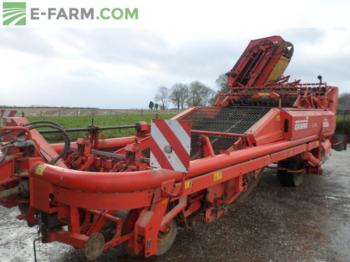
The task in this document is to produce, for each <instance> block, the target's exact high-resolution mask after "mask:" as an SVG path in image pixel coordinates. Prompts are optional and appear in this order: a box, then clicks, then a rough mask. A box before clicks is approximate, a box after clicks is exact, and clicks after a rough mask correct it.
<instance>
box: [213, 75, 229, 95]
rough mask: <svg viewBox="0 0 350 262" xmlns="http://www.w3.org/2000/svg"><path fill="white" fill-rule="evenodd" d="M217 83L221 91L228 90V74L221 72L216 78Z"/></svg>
mask: <svg viewBox="0 0 350 262" xmlns="http://www.w3.org/2000/svg"><path fill="white" fill-rule="evenodd" d="M215 83H216V85H217V86H218V87H219V92H227V91H228V86H227V75H226V74H221V75H219V76H218V78H217V79H216V80H215Z"/></svg>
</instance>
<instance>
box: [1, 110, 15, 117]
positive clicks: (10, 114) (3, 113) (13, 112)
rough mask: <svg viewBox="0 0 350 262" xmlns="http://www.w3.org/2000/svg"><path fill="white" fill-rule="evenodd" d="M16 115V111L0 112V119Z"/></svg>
mask: <svg viewBox="0 0 350 262" xmlns="http://www.w3.org/2000/svg"><path fill="white" fill-rule="evenodd" d="M16 114H17V111H16V110H8V109H1V110H0V118H6V117H14V116H16Z"/></svg>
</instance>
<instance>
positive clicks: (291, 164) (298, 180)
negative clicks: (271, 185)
mask: <svg viewBox="0 0 350 262" xmlns="http://www.w3.org/2000/svg"><path fill="white" fill-rule="evenodd" d="M278 167H279V168H287V169H290V170H299V169H301V168H302V167H303V160H302V159H301V158H300V157H293V158H289V159H286V160H283V161H280V162H278ZM304 175H305V172H302V173H294V172H289V171H288V170H283V169H282V170H278V173H277V177H278V180H279V182H280V185H281V186H285V187H297V186H300V185H301V184H302V183H303V180H304Z"/></svg>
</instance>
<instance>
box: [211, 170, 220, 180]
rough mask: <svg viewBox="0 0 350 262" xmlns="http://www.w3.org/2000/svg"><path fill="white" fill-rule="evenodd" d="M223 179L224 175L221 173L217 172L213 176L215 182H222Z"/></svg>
mask: <svg viewBox="0 0 350 262" xmlns="http://www.w3.org/2000/svg"><path fill="white" fill-rule="evenodd" d="M221 179H222V173H221V172H220V171H218V172H215V173H214V175H213V180H214V181H218V180H221Z"/></svg>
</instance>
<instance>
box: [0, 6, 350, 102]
mask: <svg viewBox="0 0 350 262" xmlns="http://www.w3.org/2000/svg"><path fill="white" fill-rule="evenodd" d="M28 1H29V0H28ZM28 1H27V2H28ZM101 1H102V0H101ZM101 1H100V2H101ZM77 2H78V1H77ZM94 2H95V1H88V0H86V1H85V2H84V3H89V4H90V5H91V6H93V5H94ZM71 3H72V1H71ZM74 3H75V1H74ZM109 3H111V2H109ZM112 3H113V4H114V5H116V4H118V5H119V4H121V5H122V4H123V5H124V6H125V5H126V6H134V7H138V8H139V20H137V21H127V22H125V21H124V22H120V23H116V24H113V25H111V24H108V26H105V27H104V26H94V25H89V26H82V25H80V24H79V25H77V24H74V23H72V24H70V25H67V24H65V25H64V26H63V25H60V24H55V26H50V27H48V26H44V25H43V26H35V27H30V26H25V27H22V28H18V27H16V28H14V27H11V28H5V27H1V28H0V70H1V71H0V76H1V88H0V104H6V105H17V106H29V105H48V106H74V107H75V106H76V107H99V108H147V106H148V102H149V101H150V100H153V99H154V95H155V93H156V91H157V89H158V87H160V86H166V87H171V86H172V85H173V84H175V83H179V82H181V83H190V82H191V81H194V80H198V81H201V82H203V83H204V84H206V85H208V86H209V87H211V88H213V89H217V87H216V85H215V80H216V79H217V77H218V76H219V75H220V74H222V73H226V72H227V71H229V70H230V69H231V68H232V66H233V65H234V63H235V62H236V60H237V59H238V58H239V56H240V54H241V53H242V52H243V50H244V48H245V47H246V45H247V44H248V42H249V40H251V39H256V38H261V37H265V36H270V35H281V36H282V37H283V38H284V39H285V40H287V41H290V42H292V43H293V44H294V48H295V52H294V55H293V58H292V61H291V63H290V65H289V67H288V69H287V71H286V74H287V75H290V76H291V79H301V80H302V81H303V82H313V81H315V82H316V81H317V75H322V76H323V80H324V81H326V82H327V83H328V84H330V85H336V86H339V88H340V92H341V93H344V92H350V21H349V20H350V18H349V14H348V11H349V10H350V1H348V0H344V1H343V0H332V1H330V0H329V1H327V0H319V1H316V0H308V1H299V0H295V1H282V0H279V1H277V0H276V1H275V0H265V1H261V0H260V1H254V0H251V1H248V0H247V1H235V0H216V1H210V0H209V1H196V0H192V1H189V0H187V1H185V0H177V1H164V0H147V1H142V0H129V1H113V2H112Z"/></svg>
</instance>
